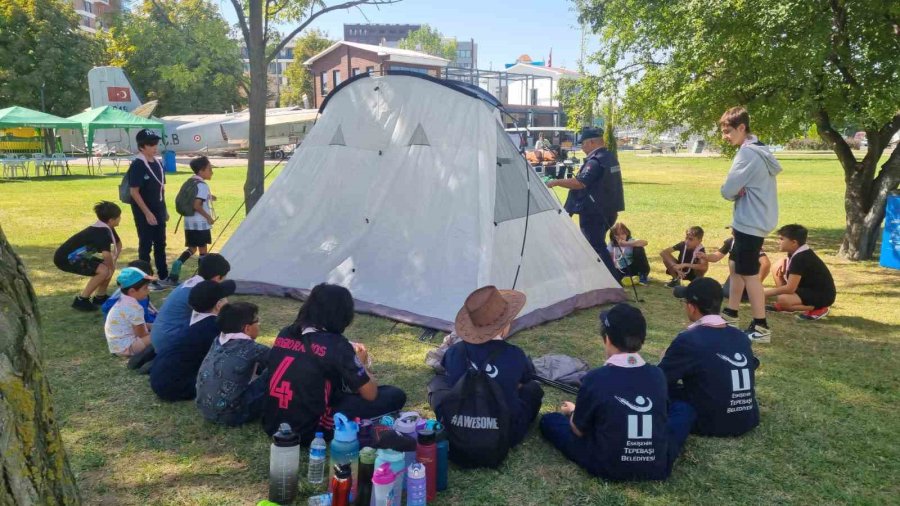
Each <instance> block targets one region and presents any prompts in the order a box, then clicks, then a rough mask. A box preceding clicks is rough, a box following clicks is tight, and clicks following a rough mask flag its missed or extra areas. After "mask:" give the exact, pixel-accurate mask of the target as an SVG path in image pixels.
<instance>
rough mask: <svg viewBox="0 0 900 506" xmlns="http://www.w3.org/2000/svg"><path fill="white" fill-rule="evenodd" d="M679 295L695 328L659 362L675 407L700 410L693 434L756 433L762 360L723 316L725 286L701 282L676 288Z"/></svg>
mask: <svg viewBox="0 0 900 506" xmlns="http://www.w3.org/2000/svg"><path fill="white" fill-rule="evenodd" d="M675 296H676V297H678V298H681V299H684V302H685V312H686V313H687V316H688V319H689V320H690V321H691V324H690V325H689V326H688V328H687V329H685V330H684V331H682V332H681V333H680V334H678V336H676V337H675V340H674V341H672V344H671V345H669V349H668V350H666V352H665V355H664V356H663V359H662V361H661V362H660V363H659V368H660V369H662V370H663V372H664V373H665V375H666V380H667V381H668V383H669V397H670V398H672V400H673V404H672V406H673V408H675V407H677V406H679V405H681V404H684V403H687V404H689V405H690V407H691V408H692V409H693V410H694V411H696V414H697V421H696V422H695V423H694V426H693V428H692V429H691V432H692V433H693V434H699V435H703V436H740V435H741V434H744V433H746V432H748V431H750V430H751V429H753V428H754V427H756V426H757V425H759V407H758V406H757V404H756V390H755V385H756V379H755V377H754V371H755V370H756V368H757V367H759V360H758V359H757V358H756V357H754V356H753V350H752V349H751V341H750V340H749V339H747V335H746V334H745V333H743V332H741V331H740V330H738V329H736V328H734V327H731V326H729V325H728V323H727V322H726V321H725V320H724V319H723V318H722V317H721V316H720V315H719V310H720V309H721V307H722V285H720V284H719V282H718V281H716V280H714V279H712V278H701V279H697V280H694V281H692V282H691V284H690V285H688V286H685V287H678V288H676V289H675ZM679 382H680V383H679Z"/></svg>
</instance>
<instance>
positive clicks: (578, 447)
mask: <svg viewBox="0 0 900 506" xmlns="http://www.w3.org/2000/svg"><path fill="white" fill-rule="evenodd" d="M600 322H601V331H600V333H601V335H602V336H603V344H604V346H605V348H606V356H607V360H606V363H605V364H604V365H603V367H600V368H597V369H594V370H593V371H591V372H589V373H588V374H587V375H586V376H585V377H584V379H583V381H582V383H581V388H580V389H579V391H578V399H577V402H576V403H574V404H573V403H571V402H564V403H563V404H562V405H561V406H560V409H559V411H560V412H559V413H548V414H546V415H544V416H543V417H542V418H541V433H542V434H543V435H544V437H545V438H546V439H547V440H548V441H550V443H551V444H553V446H555V447H556V448H557V449H559V450H560V451H562V452H563V454H564V455H565V456H566V457H567V458H569V459H570V460H572V461H573V462H575V463H576V464H578V465H579V466H581V467H583V468H584V469H585V470H587V471H588V472H589V473H591V474H592V475H594V476H599V477H601V478H604V479H607V480H614V481H643V480H665V479H666V478H668V477H669V474H670V473H671V472H672V465H673V464H674V462H675V459H676V458H677V457H678V454H679V453H681V448H682V446H684V441H685V440H686V439H687V435H688V432H689V431H690V428H691V425H692V424H693V422H694V413H693V411H692V410H691V409H690V408H689V407H688V406H686V405H680V406H676V407H675V408H674V409H672V410H669V409H668V400H669V398H668V393H667V389H666V377H665V375H664V374H663V372H662V371H661V370H660V369H659V368H658V367H656V366H654V365H651V364H648V363H646V362H645V361H644V359H643V358H641V356H640V355H639V354H638V351H639V350H640V349H641V347H642V346H643V344H644V338H645V336H646V334H647V322H646V321H645V320H644V315H643V314H641V311H640V309H637V308H635V307H632V306H629V305H628V304H617V305H616V306H614V307H613V308H612V309H610V310H609V311H606V312H603V313H601V314H600Z"/></svg>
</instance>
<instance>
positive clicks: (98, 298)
mask: <svg viewBox="0 0 900 506" xmlns="http://www.w3.org/2000/svg"><path fill="white" fill-rule="evenodd" d="M108 300H109V295H94V296H93V297H91V304H93V305H95V306H97V307H101V306H103V304H104V303H105V302H106V301H108Z"/></svg>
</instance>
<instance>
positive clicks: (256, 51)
mask: <svg viewBox="0 0 900 506" xmlns="http://www.w3.org/2000/svg"><path fill="white" fill-rule="evenodd" d="M248 24H249V25H250V26H249V28H250V40H248V41H246V42H247V51H248V52H249V56H250V136H249V137H250V153H249V155H248V159H247V180H246V181H245V182H244V200H245V201H246V203H247V213H250V210H251V209H253V206H255V205H256V203H257V202H258V201H259V199H260V198H261V197H262V194H263V192H264V191H265V186H264V184H265V181H264V179H265V156H266V95H267V94H268V76H267V75H266V67H267V62H266V41H265V34H264V33H263V2H262V0H250V16H249V19H248Z"/></svg>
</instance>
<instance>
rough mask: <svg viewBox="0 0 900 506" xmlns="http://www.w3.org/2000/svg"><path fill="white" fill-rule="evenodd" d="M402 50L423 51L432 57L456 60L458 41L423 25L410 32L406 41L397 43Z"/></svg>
mask: <svg viewBox="0 0 900 506" xmlns="http://www.w3.org/2000/svg"><path fill="white" fill-rule="evenodd" d="M397 47H399V48H401V49H410V50H412V51H421V52H423V53H428V54H430V55H432V56H438V57H441V58H446V59H448V60H450V61H454V60H456V39H447V38H445V37H444V35H443V34H442V33H441V32H439V31H437V30H436V29H434V28H432V27H430V26H428V25H422V26H421V28H419V29H418V30H414V31H412V32H409V35H407V36H406V38H405V39H403V40H401V41H400V42H398V43H397Z"/></svg>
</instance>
